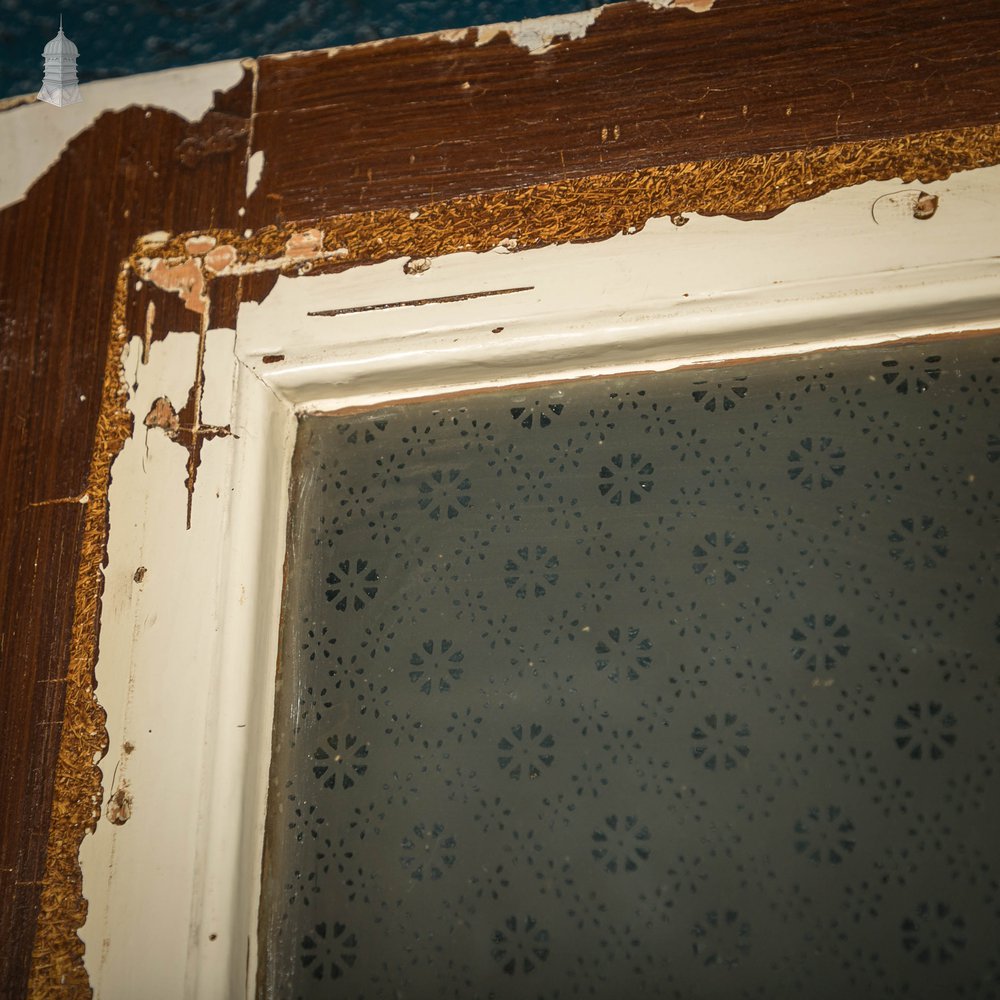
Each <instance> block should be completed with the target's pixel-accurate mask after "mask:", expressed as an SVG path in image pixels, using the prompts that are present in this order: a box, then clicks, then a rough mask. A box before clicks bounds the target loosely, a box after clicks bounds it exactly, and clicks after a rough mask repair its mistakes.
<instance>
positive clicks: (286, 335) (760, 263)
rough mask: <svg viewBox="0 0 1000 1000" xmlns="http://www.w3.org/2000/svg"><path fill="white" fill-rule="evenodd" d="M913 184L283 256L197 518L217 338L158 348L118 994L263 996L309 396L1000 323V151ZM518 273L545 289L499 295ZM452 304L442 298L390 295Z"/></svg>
mask: <svg viewBox="0 0 1000 1000" xmlns="http://www.w3.org/2000/svg"><path fill="white" fill-rule="evenodd" d="M0 118H2V116H0ZM916 190H918V189H916V188H914V187H913V186H904V185H903V184H901V183H900V182H884V183H871V184H865V185H860V186H858V187H855V188H849V189H845V190H841V191H836V192H833V193H831V194H828V195H825V196H823V197H822V198H818V199H816V200H815V201H812V202H807V203H804V204H800V205H796V206H794V207H793V208H791V209H789V210H788V211H786V212H784V213H782V214H781V215H779V216H777V217H776V218H773V219H770V220H767V221H762V222H754V223H744V222H736V221H733V220H731V219H724V218H699V217H694V218H692V219H690V221H689V222H688V224H687V225H685V226H684V227H682V228H678V227H676V226H673V225H672V224H671V223H670V222H669V221H668V220H660V221H654V222H651V223H650V224H649V225H648V226H647V227H646V228H645V229H644V230H643V231H642V232H640V233H636V234H634V235H631V236H621V237H616V238H614V239H611V240H607V241H605V242H603V243H595V244H585V245H578V246H560V247H548V248H545V249H539V250H532V251H526V252H523V253H507V252H504V251H503V250H502V249H501V250H498V251H496V252H491V253H486V254H479V255H473V254H455V255H452V256H449V257H445V258H440V259H436V260H434V261H432V263H431V266H430V268H429V269H427V270H424V271H422V272H421V273H419V274H407V273H406V272H405V271H404V267H403V265H404V261H402V260H396V261H389V262H386V263H384V264H379V265H376V266H372V267H364V268H354V269H350V270H347V271H344V272H341V273H339V274H333V275H325V276H318V277H302V278H285V277H281V278H279V279H278V282H277V284H276V285H275V287H274V289H273V291H272V292H271V294H270V295H269V296H268V297H267V298H266V299H265V300H264V301H263V302H262V303H260V304H259V305H255V304H249V303H248V304H244V305H242V306H241V308H240V312H239V317H238V321H237V329H236V331H235V332H234V331H230V330H221V331H214V330H213V331H209V334H208V340H207V350H206V377H205V385H204V394H205V396H204V398H205V401H206V406H210V407H211V412H212V421H213V422H215V423H228V424H230V425H231V427H232V430H233V432H234V433H233V434H232V435H231V436H229V437H220V438H216V439H213V440H211V441H209V442H207V444H206V446H205V449H204V452H203V455H202V463H201V467H200V469H199V472H198V481H197V486H196V489H195V495H194V501H193V508H192V514H193V517H192V525H191V528H190V530H187V529H186V527H185V516H186V506H187V491H186V489H185V487H184V480H185V475H186V470H185V468H184V463H185V461H186V457H187V455H186V452H185V451H184V450H183V449H181V448H179V447H178V446H177V445H176V444H175V443H173V442H171V441H170V440H169V439H168V438H167V437H166V436H165V435H164V434H163V433H162V431H160V430H159V429H151V430H147V429H146V428H145V427H144V426H143V417H144V416H145V414H146V413H147V412H148V410H149V407H150V406H151V404H152V401H153V400H154V399H156V398H157V397H158V396H161V395H166V396H167V397H168V398H170V399H172V400H174V401H175V402H180V401H182V400H183V399H184V398H186V394H187V389H188V386H189V385H190V378H191V371H192V365H193V360H194V354H195V352H196V349H197V338H196V337H195V336H194V335H192V334H184V333H170V334H168V336H167V337H166V339H165V340H164V341H162V342H157V343H154V344H152V345H151V350H150V359H149V363H148V364H147V365H141V364H140V354H141V344H139V343H138V342H136V343H134V344H133V345H132V346H131V347H130V349H129V352H128V355H127V358H126V369H127V375H128V381H129V383H130V385H134V386H135V388H133V389H132V397H131V400H130V406H131V408H132V410H133V412H134V414H135V415H136V431H135V435H134V437H133V438H132V439H131V440H130V441H128V442H127V443H126V445H125V448H124V450H123V451H122V453H121V455H120V456H119V457H118V459H117V460H116V462H115V465H114V468H113V475H112V484H111V494H110V504H111V515H110V516H111V535H110V542H109V553H108V556H109V559H108V566H107V568H106V569H105V581H106V588H105V595H104V602H103V607H102V618H101V635H100V654H99V661H98V664H97V679H98V694H99V696H100V698H101V701H102V703H103V704H104V705H105V707H106V708H107V712H108V729H109V733H110V744H111V751H110V753H109V755H108V757H107V758H106V759H105V761H104V762H103V764H102V767H103V769H104V780H105V787H106V789H109V790H111V791H113V790H114V789H115V787H117V785H118V784H120V782H121V781H122V780H127V781H128V782H129V789H130V793H131V794H132V796H133V800H134V804H133V808H132V815H131V817H130V818H129V820H128V822H127V823H126V824H124V825H122V826H115V825H113V824H112V823H110V822H109V821H107V820H106V819H102V821H101V822H100V824H99V825H98V829H97V833H96V834H95V835H94V836H92V837H88V838H87V839H86V841H85V842H84V846H83V850H82V852H81V861H82V865H83V871H84V893H85V895H86V897H87V899H88V900H89V902H90V911H89V915H88V919H87V923H86V925H85V927H84V928H83V934H82V936H83V938H84V940H85V942H86V945H87V952H86V964H87V969H88V971H89V973H90V976H91V981H92V983H93V985H94V988H95V992H96V995H97V997H99V998H113V1000H132V998H134V997H138V996H141V997H143V998H144V1000H158V998H161V997H162V998H164V1000H167V998H170V1000H177V998H181V997H184V998H199V1000H218V998H220V997H226V998H229V997H239V996H246V997H250V996H252V995H253V989H254V982H255V968H256V917H257V905H258V894H259V885H260V862H261V848H262V838H263V821H264V809H265V801H266V792H267V774H268V767H269V761H270V728H271V721H272V708H273V692H274V672H275V663H276V655H277V648H278V646H277V643H278V618H279V603H280V586H281V575H282V574H281V567H282V563H283V558H284V556H283V553H284V541H285V527H286V517H287V492H288V480H289V459H290V455H291V447H292V443H293V437H294V429H295V419H296V415H297V413H298V412H301V411H304V410H336V409H338V408H343V407H345V406H348V405H369V404H374V403H378V402H384V401H386V400H393V399H402V398H407V397H409V396H415V395H423V394H427V393H434V392H442V391H450V390H454V389H457V388H473V387H482V386H490V385H497V384H503V383H515V382H525V381H531V380H537V379H542V378H546V379H548V378H561V377H575V376H577V375H580V374H596V373H600V372H606V373H610V372H618V371H627V370H645V369H650V368H667V367H670V366H673V365H678V364H683V363H687V362H690V361H692V360H695V359H704V358H719V359H721V358H732V357H750V356H754V355H761V354H776V353H789V352H792V353H798V352H802V351H811V350H816V349H823V348H831V347H835V346H843V345H847V344H856V343H874V342H879V341H885V340H892V339H895V338H909V337H914V336H920V335H927V334H932V333H941V332H948V331H961V330H967V329H977V328H1000V168H995V167H994V168H987V169H982V170H978V171H972V172H969V173H965V174H959V175H956V176H955V177H953V178H950V179H949V180H947V181H942V182H938V183H935V184H932V185H926V186H925V187H924V190H926V191H928V192H930V193H933V194H935V195H937V197H938V199H939V202H938V209H937V212H936V213H935V214H934V216H933V218H930V219H926V220H918V219H915V218H914V217H913V211H912V209H913V202H914V199H915V196H916V195H915V192H916ZM514 288H521V289H530V290H528V291H519V292H509V293H506V294H500V295H493V294H486V293H492V292H497V291H502V290H504V289H514ZM462 296H471V297H466V298H462ZM427 299H441V300H445V301H439V302H436V303H430V304H424V305H396V306H391V307H388V308H372V307H379V306H386V305H388V304H391V303H404V302H411V301H413V300H427ZM320 312H326V313H331V312H332V313H333V315H325V316H310V315H309V313H320ZM266 357H267V358H269V360H267V361H265V358H266ZM274 358H280V360H273V359H274ZM139 567H143V570H144V572H142V573H141V574H140V573H139V572H138V569H139ZM126 744H128V745H130V746H132V747H133V749H132V750H131V752H126V751H125V749H124V747H125V745H126ZM151 901H155V903H154V902H151Z"/></svg>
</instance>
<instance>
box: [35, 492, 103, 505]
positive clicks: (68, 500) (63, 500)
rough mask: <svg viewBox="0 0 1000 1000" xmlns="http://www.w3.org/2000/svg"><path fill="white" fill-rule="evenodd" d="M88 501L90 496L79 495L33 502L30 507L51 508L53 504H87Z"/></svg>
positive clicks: (85, 494)
mask: <svg viewBox="0 0 1000 1000" xmlns="http://www.w3.org/2000/svg"><path fill="white" fill-rule="evenodd" d="M88 500H90V496H89V495H88V494H87V493H79V494H77V495H76V496H74V497H53V498H52V499H51V500H33V501H31V502H30V503H29V504H28V506H29V507H51V506H52V505H53V504H60V503H87V501H88Z"/></svg>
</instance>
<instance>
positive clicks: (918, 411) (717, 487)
mask: <svg viewBox="0 0 1000 1000" xmlns="http://www.w3.org/2000/svg"><path fill="white" fill-rule="evenodd" d="M998 415H1000V340H998V339H997V338H983V337H980V338H970V339H965V340H950V341H935V342H925V343H923V344H919V345H911V346H899V347H894V348H889V349H886V348H870V349H864V350H854V351H842V352H837V353H828V354H824V355H817V356H813V357H805V358H795V359H786V360H780V361H767V362H758V363H755V364H752V365H743V366H735V367H733V366H730V367H720V368H717V369H698V370H689V371H682V372H678V373H673V374H671V373H667V374H661V375H641V376H631V377H627V378H608V379H599V380H588V381H580V382H575V383H567V384H563V385H559V386H549V387H544V388H539V387H535V388H531V389H528V390H523V389H521V390H505V391H500V392H491V393H484V394H477V395H470V396H468V397H466V398H460V399H447V400H440V401H437V402H433V401H431V402H420V403H414V404H412V405H411V404H407V405H400V406H393V407H389V408H386V409H383V410H379V411H373V412H367V413H364V414H360V415H357V416H351V417H339V416H331V417H310V418H307V419H304V420H303V422H302V423H301V425H300V430H299V437H298V443H297V448H296V458H295V463H294V470H295V471H294V482H293V498H292V499H293V503H292V514H291V522H290V534H289V557H288V580H287V587H286V595H285V606H284V618H283V622H284V630H283V650H282V656H281V666H280V677H279V684H278V694H277V697H278V709H277V713H276V730H275V741H276V743H275V745H276V749H275V756H274V763H273V773H272V789H271V804H270V819H269V827H268V835H267V845H266V851H265V877H264V901H263V904H262V911H261V916H262V920H261V939H262V945H263V953H264V955H265V964H264V969H265V971H264V974H263V976H262V979H261V986H260V990H261V993H262V995H266V996H273V997H293V996H294V997H310V998H320V997H323V998H330V997H345V998H347V997H350V998H360V997H365V998H374V997H393V998H395V997H408V998H415V1000H432V998H439V997H456V998H463V1000H467V998H474V997H482V998H486V997H494V998H498V1000H509V998H519V1000H520V998H527V997H538V998H562V997H596V998H617V997H630V998H645V997H675V998H683V1000H695V998H702V997H703V998H738V997H767V998H774V997H791V996H795V995H798V994H803V995H808V996H810V997H814V998H816V997H830V998H833V997H837V998H839V997H843V996H847V995H855V996H861V997H907V998H922V997H928V998H931V997H933V998H938V997H941V998H944V997H949V998H950V997H995V996H1000V957H998V948H997V944H998V926H1000V924H998V908H1000V889H998V878H1000V857H998V854H1000V846H998V833H1000V807H998V790H1000V788H998V778H997V773H996V759H997V744H998V736H997V721H998V711H1000V697H998V695H1000V669H998V654H1000V599H998V596H1000V584H998V571H997V557H998V535H997V523H998V514H1000V511H998V507H997V497H998V495H1000V421H998Z"/></svg>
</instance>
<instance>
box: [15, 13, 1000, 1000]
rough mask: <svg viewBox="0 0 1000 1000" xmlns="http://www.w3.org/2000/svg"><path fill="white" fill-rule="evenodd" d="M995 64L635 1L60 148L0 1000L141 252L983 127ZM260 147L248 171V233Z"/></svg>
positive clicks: (24, 416)
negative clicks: (119, 283)
mask: <svg viewBox="0 0 1000 1000" xmlns="http://www.w3.org/2000/svg"><path fill="white" fill-rule="evenodd" d="M998 51H1000V10H998V9H997V7H996V5H994V4H991V3H983V2H981V0H950V2H949V0H904V2H899V3H894V4H885V3H872V2H870V0H786V2H780V0H716V3H715V6H714V7H713V9H711V10H710V11H708V12H706V13H702V14H694V13H692V12H690V11H687V10H683V9H677V10H670V11H654V10H651V9H650V8H649V7H647V6H646V5H644V4H628V5H621V6H620V7H617V8H609V9H607V10H606V11H605V12H604V13H603V14H602V15H601V16H600V18H599V20H598V21H597V22H596V24H594V25H593V26H592V27H591V29H590V30H589V32H588V33H587V35H586V37H585V38H583V39H581V40H578V41H574V42H565V43H560V44H557V45H556V46H555V47H554V48H553V49H552V50H551V51H549V52H547V53H545V54H544V55H529V54H528V53H526V52H524V51H523V50H521V49H518V48H516V47H514V46H512V45H511V44H509V42H508V40H507V39H506V38H504V37H499V38H495V39H494V40H493V41H491V42H490V43H489V44H487V45H484V46H482V47H479V48H477V47H476V45H475V37H474V35H470V36H468V38H466V39H465V40H464V41H459V42H448V41H442V40H439V39H423V40H414V39H403V40H399V41H396V42H391V43H387V44H384V45H379V46H369V47H361V48H359V49H357V50H353V51H340V52H337V53H335V54H334V55H332V56H328V55H327V54H325V53H320V54H307V55H300V56H296V57H294V58H289V59H283V60H279V59H265V60H262V61H261V63H260V67H259V80H258V86H257V96H256V101H257V104H256V114H253V113H252V109H251V101H252V99H253V94H252V87H251V77H250V74H248V75H247V77H246V78H245V79H244V81H243V82H242V83H241V84H240V85H239V86H237V87H236V88H234V89H233V90H231V91H229V92H227V93H226V94H224V95H219V96H217V98H216V101H215V106H214V108H213V110H212V111H211V112H209V114H208V115H206V117H205V118H204V119H203V120H202V121H201V122H200V123H196V124H188V123H187V122H185V121H183V120H182V119H180V118H178V117H177V116H175V115H173V114H170V113H168V112H164V111H155V110H154V111H152V112H150V113H149V116H148V117H147V115H146V112H145V111H144V110H140V109H135V108H132V109H126V110H124V111H121V112H116V113H109V114H105V115H103V116H102V117H101V118H100V119H99V121H97V122H96V123H95V124H94V125H93V126H92V127H91V128H89V129H88V130H86V131H85V132H84V133H82V134H81V135H80V136H78V137H77V138H75V139H74V140H73V141H72V142H71V143H70V144H69V146H68V147H67V149H66V150H65V151H64V152H63V154H62V156H61V158H60V159H59V161H58V163H57V164H55V165H54V166H53V167H52V169H51V170H49V171H48V173H47V174H46V175H45V176H44V177H42V178H41V179H40V180H39V181H38V182H37V183H36V184H35V185H34V187H33V188H32V189H31V191H30V192H29V193H28V195H27V197H26V198H25V199H24V201H22V202H21V203H19V204H17V205H14V206H11V207H9V208H7V209H5V210H2V211H0V469H2V470H3V478H2V481H0V514H2V517H0V634H2V646H0V742H2V747H0V995H2V996H4V997H20V996H22V995H23V994H24V988H25V983H26V981H27V975H28V965H29V960H30V956H31V948H32V940H33V937H34V933H35V921H36V914H37V909H38V899H39V885H38V883H39V880H40V879H41V878H42V875H43V871H44V862H45V857H44V854H45V845H46V836H47V831H48V823H49V813H50V805H51V798H52V766H53V762H54V760H55V756H56V754H57V752H58V748H59V731H60V726H61V721H62V712H63V691H62V689H63V687H64V685H63V683H62V682H63V681H64V679H65V676H66V663H67V650H68V645H69V633H70V626H71V622H72V619H73V611H74V607H73V600H74V592H73V586H74V582H75V579H76V571H77V566H78V562H79V546H80V536H81V525H82V522H83V513H84V507H83V505H82V504H80V503H79V502H77V501H78V499H79V497H80V495H81V493H82V492H83V491H84V488H85V484H86V482H87V473H88V468H89V467H90V463H91V453H92V446H93V442H94V439H95V425H96V420H97V405H98V402H99V396H100V388H101V381H102V377H103V374H104V365H105V357H106V353H107V347H108V343H109V325H110V317H111V308H112V297H113V294H114V289H115V282H116V278H117V276H118V269H119V266H120V263H121V261H122V260H123V259H124V258H125V257H127V255H128V254H129V252H130V251H131V250H132V247H133V243H134V241H135V240H136V238H138V237H139V236H140V235H142V234H144V233H146V232H149V231H153V230H158V229H164V230H168V231H172V232H182V231H189V230H203V229H209V228H217V227H218V228H229V229H233V230H237V231H242V230H243V229H244V228H246V227H251V228H253V229H260V228H262V227H266V226H270V225H275V224H279V225H280V224H282V223H284V222H295V221H309V220H315V219H319V218H321V217H323V216H331V215H336V214H343V213H348V212H353V211H369V210H370V211H375V210H377V209H383V208H387V207H392V206H397V207H400V206H401V207H407V206H410V205H413V204H419V203H424V202H426V201H429V200H432V199H435V200H436V199H443V198H448V197H458V196H466V195H474V194H477V193H479V192H484V191H498V190H503V189H506V188H511V187H517V188H524V187H528V186H530V185H534V184H539V183H543V182H548V181H553V180H558V179H560V178H567V177H582V176H589V175H592V174H597V173H609V172H612V171H625V170H634V169H636V168H640V167H644V166H657V165H663V164H670V163H677V162H681V161H689V160H690V161H696V160H704V159H707V158H719V157H728V156H734V155H738V154H745V153H755V152H761V153H766V152H770V151H774V150H785V149H802V148H806V147H810V146H813V145H818V144H823V143H829V142H834V141H836V140H851V139H868V138H873V137H891V136H900V135H906V134H909V133H912V132H926V131H929V130H932V129H936V128H959V127H963V126H967V125H974V124H981V123H992V122H997V121H1000V71H998V57H997V52H998ZM466 84H468V86H466ZM744 109H745V110H744ZM616 129H617V132H616ZM605 130H607V133H606V134H605ZM251 136H252V141H253V148H254V149H258V150H263V151H264V154H265V164H264V172H263V175H262V178H261V181H260V183H259V185H258V188H257V190H256V192H255V193H254V195H253V196H252V197H251V199H250V200H249V202H248V203H247V206H246V215H245V216H242V217H241V216H239V215H238V212H237V209H238V208H239V207H240V206H241V205H242V203H243V201H244V183H245V155H246V153H247V143H248V142H249V141H250V139H251ZM40 166H44V165H40ZM276 280H277V273H276V272H273V271H272V272H264V273H260V274H256V275H248V276H244V277H241V278H238V279H221V280H220V281H218V282H217V286H218V293H217V295H216V296H214V297H213V304H212V308H213V310H214V314H213V317H212V323H213V325H216V326H222V325H225V326H230V325H233V324H234V323H235V317H236V311H237V309H238V305H239V302H240V301H242V300H248V299H259V298H261V297H263V296H264V295H266V294H267V292H268V291H270V288H271V287H272V286H273V283H274V282H275V281H276ZM150 302H153V303H154V305H155V308H156V309H157V310H158V313H157V315H158V319H157V321H156V322H157V326H156V328H155V330H154V332H153V334H152V336H153V339H154V340H155V338H156V337H158V336H161V335H162V332H163V331H165V330H169V329H171V328H176V329H197V317H196V316H195V314H193V313H190V312H189V311H185V310H184V308H183V306H182V305H181V304H180V299H179V297H177V296H176V295H173V293H166V292H162V291H159V290H156V291H152V290H151V291H148V293H147V292H144V293H142V294H140V295H138V296H136V297H135V298H134V300H133V305H132V307H131V309H132V311H131V312H129V313H128V316H127V323H128V327H129V331H130V332H131V333H133V334H135V335H137V336H141V335H142V334H143V331H144V329H145V324H146V322H147V318H148V305H149V303H150ZM192 320H194V322H193V323H192ZM185 324H187V325H185ZM133 327H134V329H133ZM94 639H95V642H96V635H95V637H94Z"/></svg>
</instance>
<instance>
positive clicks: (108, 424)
mask: <svg viewBox="0 0 1000 1000" xmlns="http://www.w3.org/2000/svg"><path fill="white" fill-rule="evenodd" d="M126 281H127V272H126V271H123V272H122V274H121V276H120V278H119V280H118V287H117V289H116V294H115V301H114V307H113V310H114V311H113V321H112V323H113V329H112V334H111V338H110V345H109V349H108V355H107V364H106V368H105V375H104V385H103V388H102V396H101V406H100V413H99V416H98V424H97V437H96V441H95V447H94V453H93V459H92V461H91V465H90V472H89V474H88V477H87V494H86V497H87V500H86V502H87V512H86V515H85V518H84V528H83V542H82V546H81V551H80V568H79V571H78V574H77V580H76V591H75V600H74V609H73V628H72V636H71V639H70V658H69V668H68V671H67V676H66V702H65V709H64V715H63V726H62V739H61V742H60V745H59V756H58V758H57V762H56V774H55V790H54V794H53V799H52V818H51V820H50V824H49V837H48V843H47V846H46V856H45V879H44V882H43V884H42V892H41V910H40V913H39V917H38V929H37V931H36V933H35V943H34V949H33V952H32V963H31V978H30V980H29V985H28V991H29V995H30V996H32V997H89V996H91V995H92V990H91V988H90V984H89V982H88V979H87V972H86V969H85V968H84V966H83V951H84V947H83V942H82V941H81V940H80V937H79V935H78V934H77V930H78V929H79V928H80V927H82V926H83V923H84V921H85V920H86V918H87V901H86V900H85V899H84V898H83V892H82V873H81V870H80V860H79V855H80V843H81V841H82V840H83V837H84V835H85V833H86V832H87V831H91V832H92V831H93V830H94V828H95V827H96V825H97V821H98V819H99V818H100V815H101V799H102V792H103V789H102V786H101V771H100V769H99V768H98V767H97V765H96V764H95V763H94V761H95V760H96V759H98V758H100V757H101V756H103V755H104V753H105V752H106V751H107V740H108V736H107V730H106V728H105V718H106V717H105V713H104V709H103V708H101V706H100V704H99V703H98V701H97V698H96V695H95V692H94V688H95V683H94V663H95V661H96V659H97V647H98V638H99V637H98V628H99V624H100V603H101V594H102V591H103V589H104V575H103V573H102V566H103V565H104V558H105V553H106V551H107V540H108V530H109V521H108V487H109V485H110V483H111V465H112V463H113V462H114V459H115V457H116V456H117V455H118V452H119V451H121V449H122V446H123V445H124V444H125V442H126V441H127V440H128V438H129V437H131V435H132V423H133V421H132V416H131V413H130V412H129V410H128V408H127V406H126V400H127V398H128V393H127V389H126V387H125V385H124V383H123V380H122V365H121V357H122V350H123V348H124V346H125V342H126V337H125V329H126V328H125V324H124V316H125V296H126V290H125V289H126Z"/></svg>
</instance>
